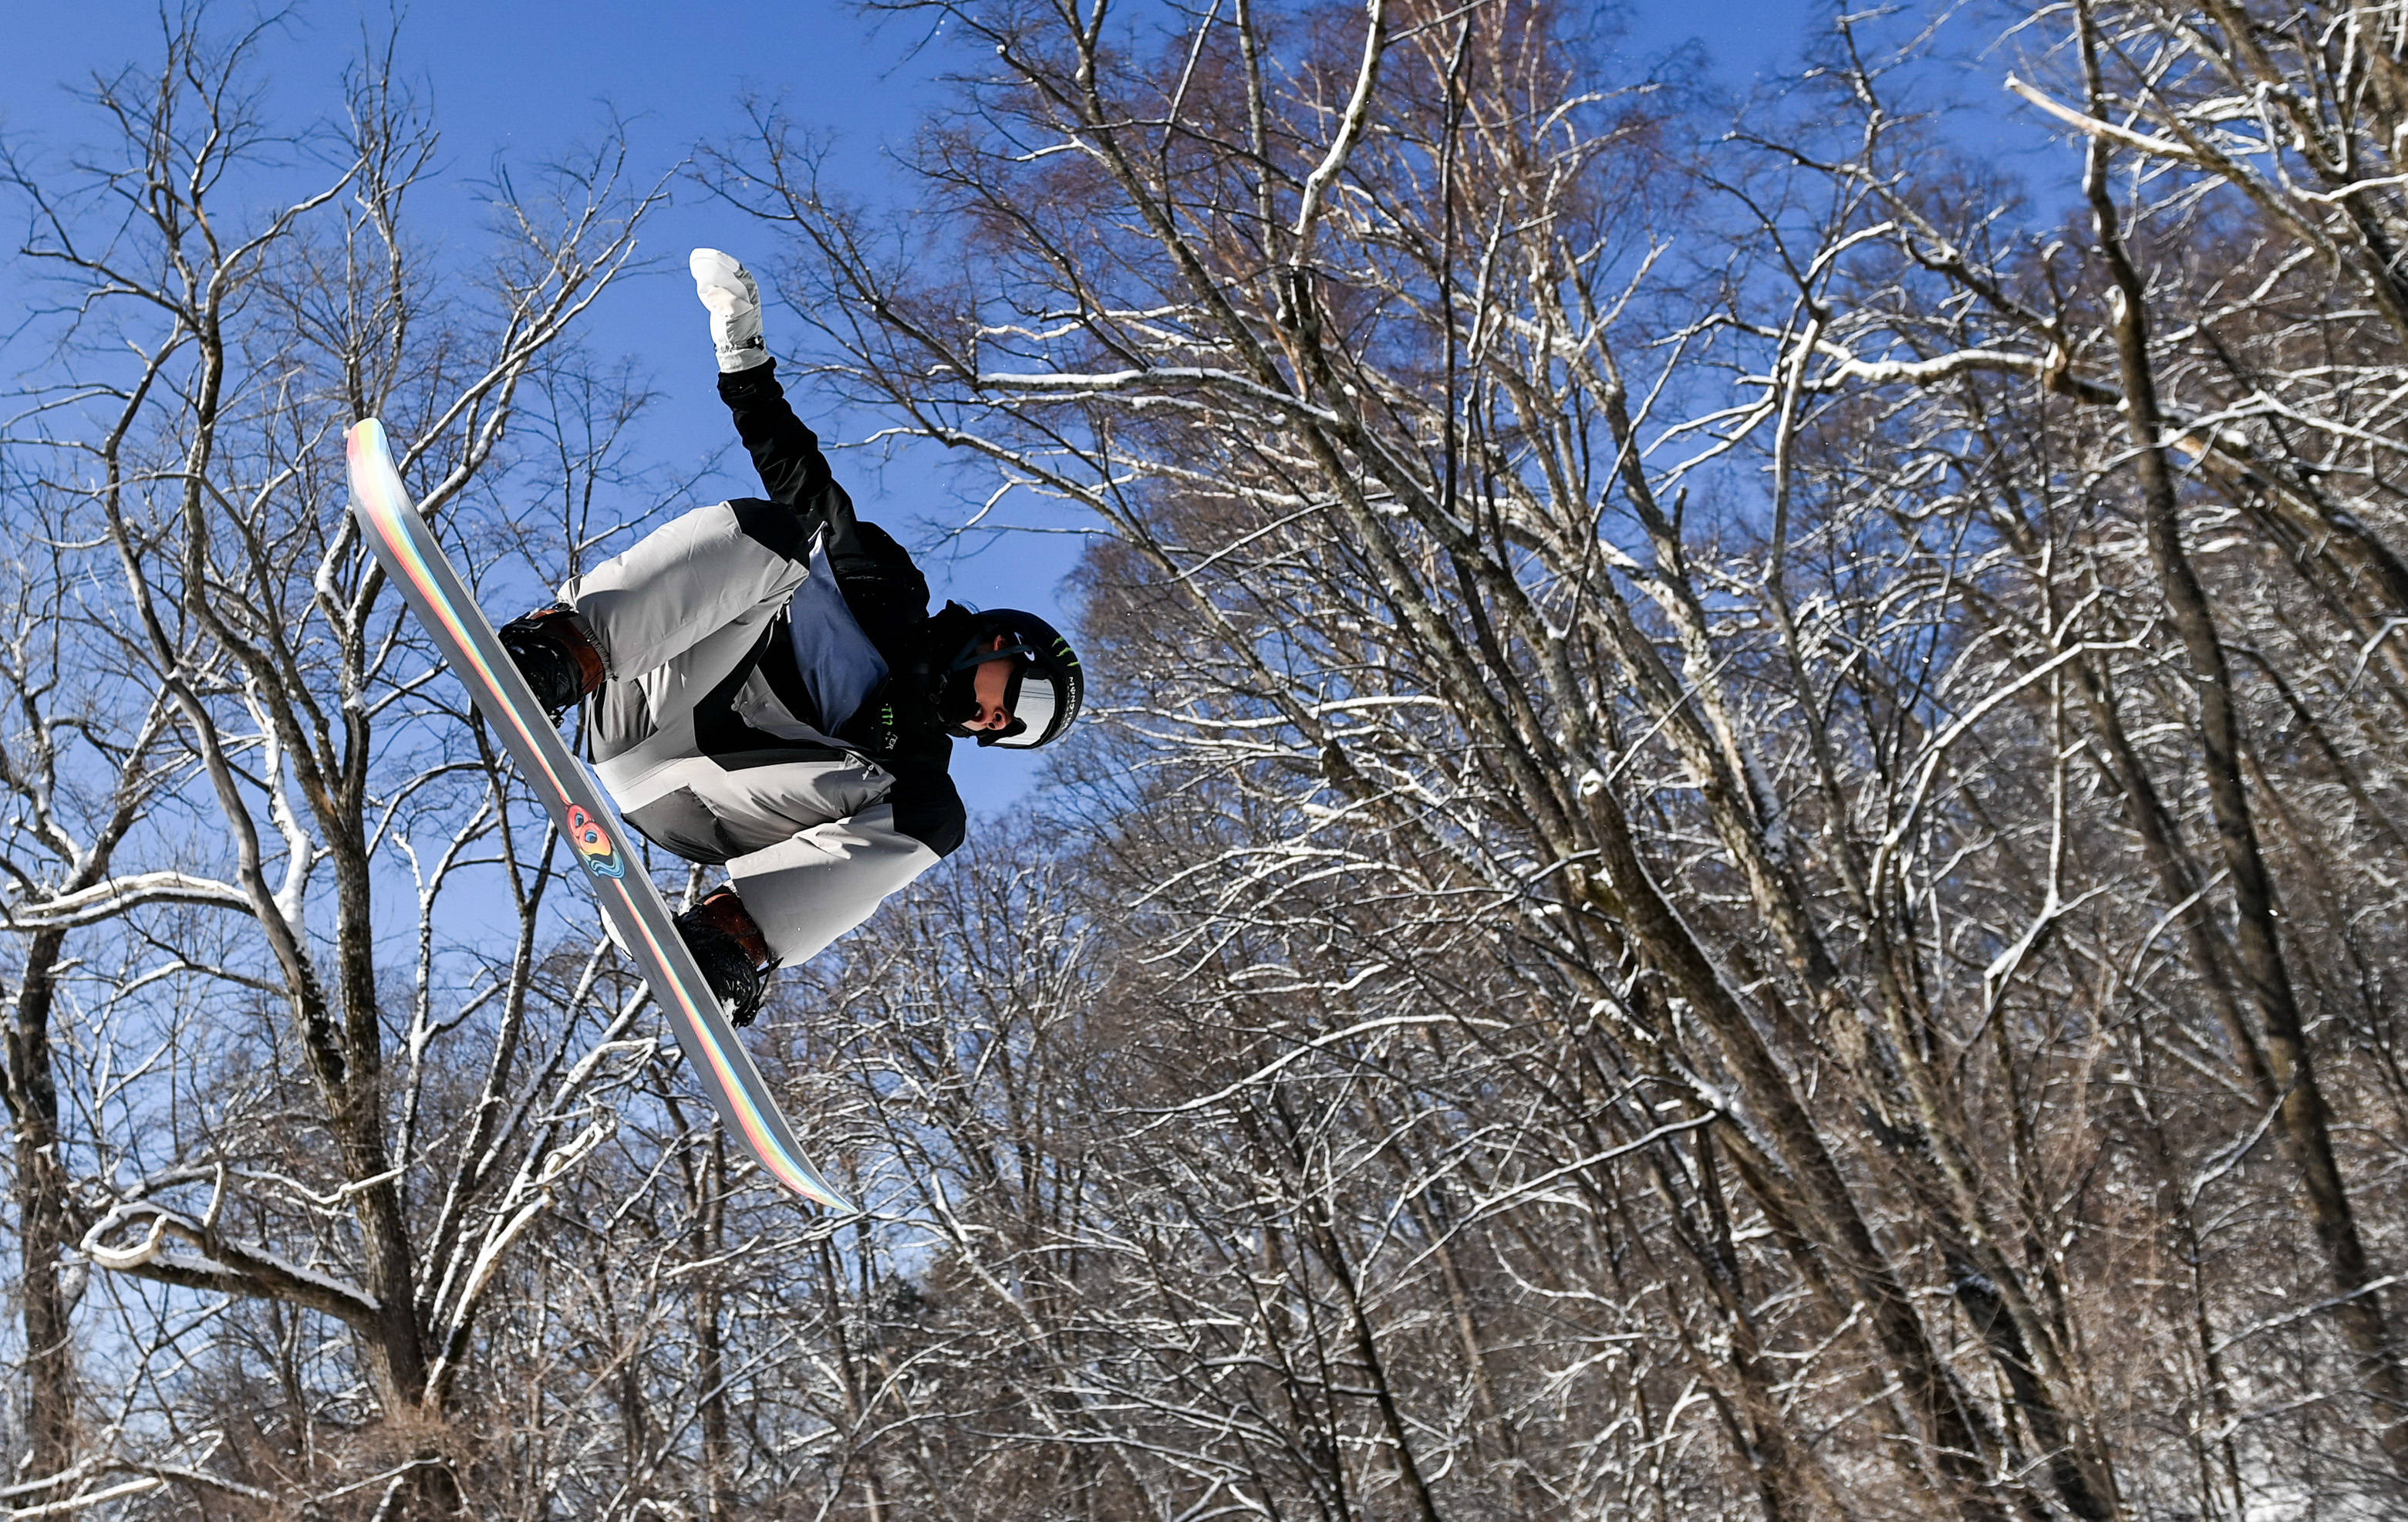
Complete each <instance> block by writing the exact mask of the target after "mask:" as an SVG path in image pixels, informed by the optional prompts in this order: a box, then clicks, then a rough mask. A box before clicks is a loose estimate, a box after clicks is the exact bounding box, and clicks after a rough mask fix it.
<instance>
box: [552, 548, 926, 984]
mask: <svg viewBox="0 0 2408 1522" xmlns="http://www.w3.org/2000/svg"><path fill="white" fill-rule="evenodd" d="M769 507H770V505H769V504H767V503H752V502H748V503H745V504H743V505H742V507H741V509H740V510H739V508H738V505H736V504H731V503H720V504H718V505H717V506H714V507H708V508H700V509H696V510H695V511H693V512H689V513H687V514H686V515H685V516H683V517H681V518H679V519H677V520H676V521H675V522H673V523H670V524H666V525H664V526H662V527H661V528H659V529H656V530H654V531H653V532H652V534H649V535H647V536H646V537H645V538H643V539H642V540H640V541H639V542H638V543H637V544H636V545H635V546H634V547H633V548H632V549H630V550H628V551H627V552H626V553H624V554H622V555H619V556H617V557H615V558H613V559H610V560H608V561H605V562H604V563H603V564H601V565H599V566H597V567H595V568H594V569H593V570H591V571H588V572H587V573H586V574H584V575H582V576H580V577H576V578H573V579H571V580H570V581H569V582H566V584H564V585H563V586H562V587H561V591H560V595H561V598H562V600H563V601H565V602H566V603H568V604H569V605H570V606H571V607H573V608H575V609H576V610H578V612H579V613H581V614H582V615H583V616H584V619H585V622H586V623H587V625H590V626H591V627H592V629H593V631H594V638H595V643H596V644H597V645H598V646H599V647H600V648H601V651H602V654H603V659H604V660H605V662H606V663H607V664H608V666H609V682H607V683H606V684H605V686H604V687H603V690H602V692H601V693H600V695H599V696H597V698H596V699H595V706H594V711H593V714H592V718H591V721H590V722H591V724H592V731H591V733H592V737H593V754H594V760H595V772H596V773H597V774H598V775H599V776H600V778H601V780H602V784H603V785H604V786H605V787H607V788H609V791H610V795H611V797H612V798H614V799H615V800H616V801H617V803H618V805H619V807H620V809H621V810H622V811H624V813H625V814H626V817H627V823H628V824H629V825H630V826H634V827H635V828H636V829H637V830H638V831H639V832H641V833H642V834H643V835H644V836H645V837H646V838H647V839H649V840H652V841H653V842H654V843H655V844H658V845H660V846H662V847H664V848H666V849H667V850H669V851H673V852H675V853H677V854H679V855H681V856H684V857H686V858H688V859H689V860H694V861H704V862H724V864H725V865H726V867H727V870H728V873H729V875H730V876H731V877H732V878H733V879H734V880H735V883H736V889H737V892H738V893H739V894H740V895H742V897H743V899H744V907H745V909H746V910H747V911H748V912H750V913H751V914H752V916H753V920H754V921H755V922H756V923H757V924H759V925H760V926H761V930H762V934H763V936H764V937H765V938H766V939H767V940H768V942H769V949H770V951H771V953H772V954H773V955H776V956H777V957H778V958H779V959H780V960H781V961H783V962H799V961H802V960H804V959H805V958H807V957H810V956H811V955H814V954H815V953H817V952H818V951H819V950H820V949H821V948H822V947H824V946H825V945H827V943H828V942H829V941H831V940H835V939H836V938H837V937H839V936H840V935H842V934H844V933H845V932H846V931H848V930H850V929H852V928H853V926H856V925H859V924H860V923H861V922H862V921H863V920H865V919H867V918H868V917H869V914H870V912H871V911H873V910H875V909H876V908H877V907H878V905H879V903H880V902H881V901H882V899H884V898H885V897H886V896H887V895H888V894H890V893H893V892H895V891H896V889H898V888H900V887H902V886H903V885H904V884H905V883H909V882H910V881H911V880H912V879H913V878H915V877H917V876H919V875H920V874H921V873H922V872H924V871H926V870H927V869H929V868H930V867H932V866H934V865H936V863H937V860H938V855H937V853H936V852H934V851H932V850H930V849H929V848H928V847H927V846H926V845H925V843H923V842H922V841H920V840H915V839H913V838H912V837H910V836H908V835H905V834H903V833H901V832H900V831H899V830H897V829H896V827H895V813H894V810H893V809H892V808H890V807H888V805H887V804H886V802H885V801H884V800H885V798H886V795H887V793H888V791H889V790H890V789H891V788H892V787H893V786H894V778H893V777H892V776H891V775H890V774H889V773H888V772H887V771H886V770H885V769H884V768H881V767H879V766H878V765H877V764H875V763H874V762H871V761H870V760H868V759H867V758H866V757H864V756H862V755H860V754H857V753H855V752H853V751H851V750H848V749H846V748H845V747H844V746H842V745H841V744H839V742H838V741H837V740H835V739H831V738H829V737H828V736H826V735H824V734H821V733H820V732H819V731H818V730H816V729H813V728H812V727H811V726H810V725H807V724H805V723H804V722H802V721H801V720H800V719H798V718H796V716H795V715H794V713H793V712H792V711H790V710H789V709H788V708H787V706H786V705H785V704H784V703H783V702H781V701H780V699H779V698H778V696H777V695H776V694H775V693H774V692H772V691H771V690H770V687H769V683H768V682H767V679H766V678H765V677H764V676H763V675H762V674H761V672H760V671H759V670H758V669H757V664H758V653H759V652H760V651H761V649H762V647H763V644H764V642H765V641H766V640H767V639H769V638H771V637H772V636H773V632H774V631H773V628H772V625H773V623H774V621H775V620H776V618H777V615H778V613H779V611H780V610H781V609H783V608H784V607H785V605H786V603H787V601H788V599H790V598H791V597H792V596H794V593H795V589H796V587H798V586H800V585H801V584H802V582H803V579H804V578H805V577H807V576H809V575H810V559H809V554H808V552H806V553H805V556H804V558H802V559H800V560H796V559H792V558H789V557H788V556H786V555H783V554H781V553H778V552H777V551H775V550H772V549H771V548H769V547H768V545H767V544H765V543H764V542H763V541H762V539H761V538H756V537H754V535H753V534H751V533H748V532H746V529H745V524H744V521H743V518H742V513H743V512H746V511H751V512H758V511H761V510H766V509H768V508H769Z"/></svg>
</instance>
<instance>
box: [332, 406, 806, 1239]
mask: <svg viewBox="0 0 2408 1522" xmlns="http://www.w3.org/2000/svg"><path fill="white" fill-rule="evenodd" d="M346 443H347V445H348V448H349V452H350V457H351V515H352V516H353V517H354V518H356V519H357V520H358V521H359V524H360V528H361V531H362V532H363V533H364V534H366V537H367V541H368V546H369V548H370V549H372V550H373V551H374V552H375V553H376V557H377V559H378V560H379V561H380V563H381V564H382V565H383V567H384V568H385V572H386V574H387V575H389V576H391V577H392V578H393V580H394V585H396V586H398V587H400V588H401V593H402V596H404V597H406V598H408V599H409V607H410V610H411V611H412V612H414V613H416V614H417V615H418V620H419V622H420V623H421V624H422V625H424V626H425V628H426V631H427V632H428V633H429V634H431V635H433V636H434V637H435V643H436V646H437V648H438V649H439V650H441V651H442V653H443V659H444V661H445V663H446V664H448V665H449V666H450V667H451V668H452V675H454V676H456V677H458V678H459V679H460V681H461V682H462V683H463V684H464V685H466V687H467V689H468V696H470V697H471V698H472V699H474V700H475V702H476V705H477V710H478V711H479V712H480V713H482V714H483V715H484V716H485V722H486V723H488V724H490V725H493V727H494V730H495V733H496V734H498V735H499V736H500V737H501V739H502V744H503V746H504V748H506V749H507V750H508V751H509V754H510V759H511V760H513V761H514V762H516V763H517V764H518V768H519V771H520V773H521V774H522V775H523V776H524V777H525V778H526V780H527V783H529V785H531V786H532V787H533V788H534V789H535V791H536V794H537V796H538V797H541V798H542V799H543V805H544V807H545V809H547V810H549V811H551V814H552V822H553V823H554V824H556V825H558V826H560V832H561V834H562V836H563V837H564V838H565V839H566V840H567V841H568V843H569V845H570V846H571V847H572V848H573V849H574V852H575V854H576V857H577V860H578V862H579V864H580V865H581V866H582V867H583V868H584V869H585V873H586V880H587V885H588V886H590V887H592V888H593V890H594V893H595V897H598V898H600V899H601V900H602V912H603V913H604V914H605V915H607V916H609V922H610V925H611V927H612V928H613V929H614V930H615V931H616V935H615V937H614V938H613V939H615V940H617V941H618V943H619V944H620V945H621V946H622V947H623V948H624V949H625V950H626V951H627V953H628V955H631V956H632V957H634V958H635V962H636V967H637V970H638V971H639V972H640V973H642V975H643V978H644V982H645V983H646V984H649V985H650V986H651V988H652V999H653V1002H655V1003H657V1004H658V1005H659V1006H660V1007H661V1010H662V1012H664V1013H665V1014H666V1015H667V1018H668V1027H669V1030H670V1032H671V1033H672V1034H673V1035H674V1036H675V1037H676V1038H677V1043H678V1047H679V1049H680V1050H681V1051H682V1052H684V1053H685V1055H686V1057H687V1059H688V1062H689V1064H690V1065H691V1066H692V1067H693V1069H694V1070H695V1074H696V1076H697V1077H699V1078H700V1079H701V1081H702V1087H703V1091H704V1093H705V1094H706V1095H708V1096H709V1098H710V1104H711V1108H712V1109H714V1110H716V1111H717V1112H718V1113H719V1120H720V1124H721V1125H722V1126H724V1127H726V1129H727V1131H728V1132H729V1134H731V1135H732V1136H734V1137H735V1138H736V1139H737V1141H738V1142H739V1143H740V1144H741V1145H742V1146H743V1147H744V1149H745V1150H746V1151H747V1152H749V1153H751V1154H752V1155H753V1157H754V1158H755V1159H756V1160H758V1161H759V1163H760V1164H761V1166H762V1167H763V1168H765V1169H767V1170H768V1172H769V1175H770V1177H772V1178H774V1179H776V1180H777V1181H778V1182H779V1183H780V1184H781V1185H785V1186H786V1187H787V1188H788V1189H790V1190H792V1191H794V1193H795V1194H796V1195H798V1196H800V1197H801V1198H802V1199H807V1200H810V1202H812V1203H813V1204H817V1205H823V1206H825V1207H826V1208H827V1209H829V1210H832V1211H838V1212H842V1213H851V1212H852V1211H853V1208H854V1207H853V1205H852V1203H851V1202H849V1201H848V1200H846V1199H845V1198H844V1196H842V1195H841V1194H839V1193H838V1192H837V1190H836V1189H835V1187H834V1186H833V1185H830V1184H829V1183H828V1182H827V1180H826V1179H824V1178H823V1177H821V1176H820V1173H819V1170H816V1169H814V1168H813V1167H811V1165H810V1162H809V1161H808V1160H807V1159H805V1157H804V1156H803V1150H802V1147H801V1146H800V1144H798V1143H797V1142H796V1140H795V1133H794V1128H793V1127H791V1126H789V1125H788V1124H787V1122H786V1117H785V1115H784V1114H783V1113H781V1111H780V1110H779V1109H778V1101H777V1100H776V1099H775V1098H772V1097H771V1096H770V1093H769V1089H768V1085H767V1084H764V1083H763V1082H762V1080H761V1070H760V1069H758V1068H756V1067H755V1066H753V1058H752V1055H751V1054H749V1053H747V1052H746V1051H745V1050H744V1047H743V1045H742V1043H741V1042H739V1041H738V1040H737V1036H736V1028H735V1027H733V1026H732V1025H730V1024H729V1023H728V1020H727V1013H726V1012H725V1011H724V1010H723V1009H722V1008H721V1007H720V1004H719V1000H718V999H717V998H714V997H713V996H712V994H711V992H710V984H709V983H707V982H705V981H704V979H703V975H702V969H700V968H699V967H697V966H696V965H695V960H694V954H693V953H692V952H690V951H688V950H687V949H686V944H685V940H684V938H682V937H681V936H680V935H679V934H678V931H677V926H676V924H675V922H674V921H672V920H671V918H670V916H669V908H668V905H667V903H665V902H663V901H662V898H661V895H660V890H659V889H657V888H655V887H653V886H652V878H651V876H650V875H649V874H648V873H647V872H646V871H645V869H644V865H643V862H642V861H641V860H640V859H639V858H638V856H637V855H636V854H635V852H634V851H633V850H632V849H631V838H630V836H629V834H628V831H627V827H626V826H624V824H622V823H621V822H620V819H619V814H618V811H617V810H615V809H613V808H612V807H611V806H610V800H609V796H608V795H607V794H606V793H605V792H604V791H603V789H602V785H601V783H599V782H598V781H597V780H596V779H595V776H594V774H593V772H592V771H590V770H588V769H587V768H586V766H585V764H584V763H583V762H582V761H581V760H579V759H578V758H577V757H576V756H575V755H574V754H571V753H570V751H569V749H568V746H567V744H566V742H565V741H563V740H562V739H561V738H560V731H559V730H558V729H557V728H556V727H554V726H553V725H552V721H551V720H550V718H549V717H548V716H547V715H546V714H545V713H544V711H543V707H542V705H541V704H539V703H538V702H537V701H536V698H535V693H534V691H533V689H531V688H529V687H528V686H527V683H526V679H525V678H524V677H523V676H521V675H520V674H519V669H518V667H517V666H516V664H514V663H513V662H512V661H511V660H510V657H509V653H508V652H506V651H505V650H503V649H502V642H501V640H500V639H499V638H498V637H497V636H495V633H494V626H493V625H491V624H490V623H488V622H487V621H486V619H485V615H484V614H483V612H481V611H480V610H479V609H478V607H477V604H476V601H475V599H474V598H472V597H471V596H469V595H468V589H467V586H466V583H465V582H462V581H461V580H460V575H459V572H458V571H456V570H454V569H453V568H452V563H451V562H450V561H449V560H448V559H446V558H445V556H444V553H443V550H442V547H441V546H440V545H438V544H437V543H436V541H435V536H434V534H433V533H432V532H430V531H429V530H428V528H427V526H426V521H425V520H424V519H423V518H421V517H420V516H419V515H418V510H417V508H416V507H415V506H413V505H412V504H411V502H410V499H409V493H408V491H407V490H406V489H405V488H404V487H403V486H402V484H401V475H400V472H398V471H397V470H395V469H394V464H393V453H392V451H391V448H390V447H389V446H388V445H387V443H386V441H385V433H384V425H383V424H380V423H379V422H378V421H377V420H376V419H374V418H366V419H363V420H362V421H361V422H359V423H357V424H353V425H352V427H351V432H350V433H349V434H348V435H347V436H346Z"/></svg>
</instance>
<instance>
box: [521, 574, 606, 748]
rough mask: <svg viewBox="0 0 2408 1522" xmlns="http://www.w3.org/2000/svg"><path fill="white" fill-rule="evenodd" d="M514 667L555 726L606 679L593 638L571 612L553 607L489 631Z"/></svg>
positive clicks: (581, 619) (576, 614) (574, 611)
mask: <svg viewBox="0 0 2408 1522" xmlns="http://www.w3.org/2000/svg"><path fill="white" fill-rule="evenodd" d="M494 632H495V634H497V635H499V636H500V637H501V640H502V648H503V649H504V650H507V651H509V653H510V659H511V660H513V661H515V662H517V663H518V668H519V675H521V676H523V677H524V678H526V680H527V685H528V686H530V687H532V688H534V689H535V700H536V701H537V702H538V703H541V704H542V705H543V711H545V712H546V713H549V714H551V715H552V723H554V724H558V723H559V722H560V716H561V715H562V714H564V713H566V712H567V711H569V710H570V709H572V708H575V707H576V706H577V705H578V704H579V703H581V702H582V701H583V700H584V699H585V698H586V697H587V696H590V695H592V694H594V693H596V692H599V691H601V689H602V681H603V678H604V677H605V676H606V675H607V674H608V672H607V670H606V668H604V666H603V662H602V652H601V651H600V650H599V649H597V648H595V643H594V632H593V630H591V629H589V628H588V627H586V624H585V620H584V619H583V618H581V617H580V616H578V612H577V610H575V609H574V608H567V607H563V606H562V605H560V604H558V603H555V604H553V605H552V607H550V608H538V609H537V610H535V611H534V612H532V613H529V614H527V615H526V616H525V617H524V618H514V619H512V620H510V621H509V623H508V624H505V625H502V626H501V627H500V628H498V629H496V630H495V631H494Z"/></svg>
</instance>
